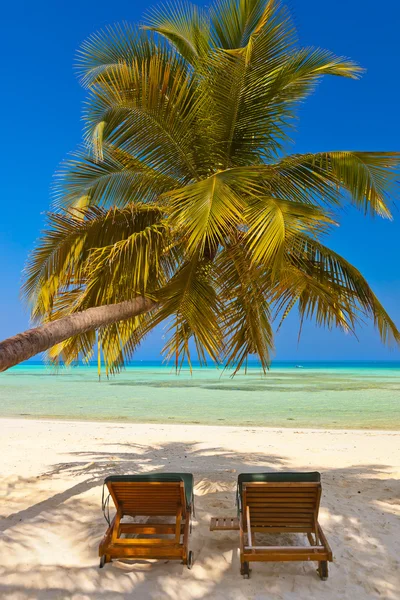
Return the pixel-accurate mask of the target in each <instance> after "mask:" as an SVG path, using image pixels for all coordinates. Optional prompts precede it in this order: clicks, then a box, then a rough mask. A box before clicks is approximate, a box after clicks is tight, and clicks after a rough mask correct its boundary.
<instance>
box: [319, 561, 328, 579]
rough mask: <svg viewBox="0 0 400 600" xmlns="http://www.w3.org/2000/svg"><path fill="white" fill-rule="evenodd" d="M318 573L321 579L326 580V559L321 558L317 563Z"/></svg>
mask: <svg viewBox="0 0 400 600" xmlns="http://www.w3.org/2000/svg"><path fill="white" fill-rule="evenodd" d="M318 574H319V576H320V577H321V579H322V581H326V580H327V579H328V561H326V560H323V561H321V562H320V563H318Z"/></svg>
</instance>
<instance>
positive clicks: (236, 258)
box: [216, 240, 274, 373]
mask: <svg viewBox="0 0 400 600" xmlns="http://www.w3.org/2000/svg"><path fill="white" fill-rule="evenodd" d="M216 271H217V274H218V281H219V285H220V296H221V301H222V303H223V310H222V313H221V329H222V331H223V334H224V350H223V358H224V363H225V365H226V366H227V367H232V366H233V367H235V371H234V373H236V372H237V371H238V370H239V369H240V368H241V367H242V366H243V364H246V362H247V359H248V357H249V356H250V355H255V356H257V358H259V360H260V362H261V366H262V368H263V370H264V371H265V370H266V369H267V368H268V366H269V363H270V359H271V352H272V351H273V348H274V341H273V332H272V327H271V314H270V306H269V302H268V300H267V297H266V296H265V294H264V291H263V289H262V288H261V287H260V282H262V278H261V277H260V273H262V269H261V270H260V268H259V267H258V266H256V265H254V264H251V263H250V261H249V258H248V255H247V254H246V253H245V252H244V251H243V248H242V246H241V244H240V241H239V240H237V243H236V244H235V245H231V246H227V247H226V248H225V249H224V250H223V251H222V252H221V253H220V254H219V255H218V257H217V262H216Z"/></svg>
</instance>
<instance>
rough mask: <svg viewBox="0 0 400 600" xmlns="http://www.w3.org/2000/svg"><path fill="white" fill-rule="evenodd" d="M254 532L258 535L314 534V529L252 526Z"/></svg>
mask: <svg viewBox="0 0 400 600" xmlns="http://www.w3.org/2000/svg"><path fill="white" fill-rule="evenodd" d="M251 528H252V530H253V532H254V531H255V532H256V533H257V532H258V533H313V531H314V530H313V528H312V527H304V526H299V527H290V526H285V527H275V526H272V525H252V526H251Z"/></svg>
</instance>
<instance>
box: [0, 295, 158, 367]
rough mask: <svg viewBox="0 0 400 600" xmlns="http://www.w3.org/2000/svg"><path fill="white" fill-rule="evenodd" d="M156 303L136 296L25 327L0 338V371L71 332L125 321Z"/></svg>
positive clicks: (58, 341) (65, 338)
mask: <svg viewBox="0 0 400 600" xmlns="http://www.w3.org/2000/svg"><path fill="white" fill-rule="evenodd" d="M155 306H157V305H156V303H155V302H153V300H150V299H149V298H142V297H139V298H135V299H134V300H127V301H125V302H120V303H118V304H108V305H106V306H98V307H96V308H88V309H87V310H84V311H82V312H78V313H75V314H73V315H70V316H69V317H64V318H63V319H59V320H58V321H51V322H50V323H45V324H44V325H41V326H40V327H35V328H34V329H28V330H27V331H25V332H24V333H19V334H18V335H15V336H13V337H10V338H8V339H7V340H4V341H3V342H0V371H5V370H6V369H9V368H10V367H13V366H14V365H17V364H18V363H20V362H22V361H24V360H27V359H28V358H31V356H35V354H38V353H39V352H44V351H45V350H48V349H49V348H51V347H52V346H55V345H56V344H59V343H60V342H63V341H64V340H67V339H68V338H70V337H72V336H74V335H77V334H80V333H85V332H87V331H91V330H93V329H98V328H99V327H104V326H105V325H111V324H112V323H117V322H118V321H126V320H127V319H130V318H132V317H136V316H137V315H140V314H141V313H145V312H148V311H149V310H151V309H152V308H155Z"/></svg>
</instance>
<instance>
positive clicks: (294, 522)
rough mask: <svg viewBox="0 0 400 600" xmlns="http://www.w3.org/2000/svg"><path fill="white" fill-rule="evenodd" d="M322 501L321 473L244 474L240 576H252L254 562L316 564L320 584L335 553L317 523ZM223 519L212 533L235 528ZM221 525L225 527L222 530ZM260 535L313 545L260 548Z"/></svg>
mask: <svg viewBox="0 0 400 600" xmlns="http://www.w3.org/2000/svg"><path fill="white" fill-rule="evenodd" d="M320 498H321V482H320V475H319V473H246V474H242V475H239V478H238V507H239V530H240V572H241V574H242V575H243V576H244V577H245V578H248V577H249V576H250V568H249V563H250V562H253V561H268V562H272V561H316V562H318V573H319V575H320V577H321V579H322V580H326V579H327V578H328V562H329V561H332V551H331V549H330V547H329V544H328V541H327V539H326V537H325V535H324V533H323V531H322V529H321V526H320V524H319V523H318V511H319V503H320ZM230 520H231V519H229V520H228V518H226V517H225V520H224V518H219V521H218V523H217V522H216V519H215V518H214V519H212V521H211V527H210V528H211V529H212V530H225V531H226V530H228V529H236V528H237V526H236V522H234V521H232V527H229V526H228V525H229V522H230ZM219 523H221V525H222V526H218V525H219ZM258 533H273V534H281V533H304V534H305V535H306V536H307V539H308V542H309V544H310V545H309V546H260V545H257V543H256V534H258Z"/></svg>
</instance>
